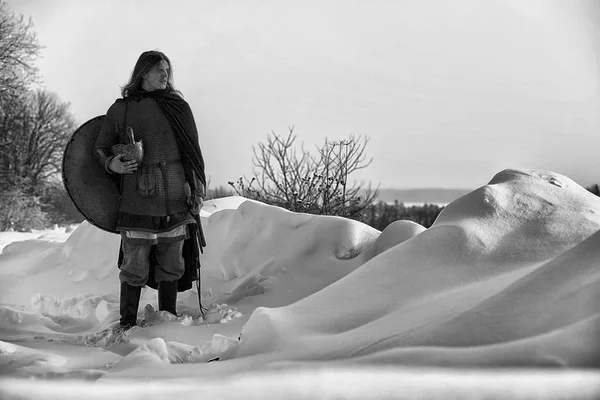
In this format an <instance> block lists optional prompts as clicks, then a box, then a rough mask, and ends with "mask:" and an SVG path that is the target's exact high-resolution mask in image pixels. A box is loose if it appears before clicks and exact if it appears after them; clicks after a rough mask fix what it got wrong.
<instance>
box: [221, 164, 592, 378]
mask: <svg viewBox="0 0 600 400" xmlns="http://www.w3.org/2000/svg"><path fill="white" fill-rule="evenodd" d="M599 213H600V198H598V197H596V196H594V195H592V194H591V193H589V192H587V191H586V190H585V189H583V188H582V187H580V186H578V185H576V184H575V183H574V182H572V181H571V180H570V179H568V178H566V177H563V176H560V175H558V174H554V173H551V172H546V171H530V170H506V171H503V172H501V173H499V174H497V175H496V176H495V177H494V178H493V179H492V180H491V181H490V183H489V184H488V185H486V186H484V187H482V188H480V189H477V190H475V191H474V192H472V193H470V194H468V195H466V196H464V197H462V198H460V199H458V200H456V201H455V202H453V203H451V204H450V205H449V206H448V207H446V208H445V209H444V210H443V211H442V213H441V214H440V216H439V218H438V220H437V221H436V222H435V223H434V225H433V226H432V227H431V228H430V229H428V230H427V231H424V232H422V233H420V234H418V235H417V236H415V237H413V238H412V239H410V240H408V241H405V242H403V243H401V244H399V245H396V246H394V247H393V248H391V249H389V250H387V251H386V252H384V253H382V254H380V255H379V256H377V257H375V258H373V259H371V260H370V261H368V262H366V263H365V264H364V265H362V266H361V267H359V268H358V269H357V270H356V271H354V272H353V273H351V274H349V275H348V276H346V277H345V278H342V279H340V280H339V281H337V282H335V283H333V284H331V285H330V286H328V287H326V288H324V289H323V290H321V291H319V292H318V293H315V294H313V295H312V296H308V297H306V298H304V299H302V300H300V301H298V302H296V303H294V304H291V305H289V306H286V307H281V308H258V309H257V310H256V311H255V312H254V313H253V314H252V316H251V317H250V319H249V321H248V323H247V324H246V326H245V327H244V330H243V332H242V338H243V339H242V341H241V343H240V346H239V347H238V348H237V349H236V351H235V352H234V354H233V355H232V356H233V357H236V356H247V355H252V354H259V353H281V354H285V357H286V358H288V359H290V358H291V359H299V360H304V359H313V360H314V359H319V360H324V359H349V358H352V357H357V356H358V357H361V356H365V355H368V354H370V353H375V352H380V351H383V350H386V349H398V348H405V347H410V348H413V349H417V350H413V353H412V355H413V356H412V357H406V358H402V357H398V358H396V361H398V362H407V363H419V362H421V361H422V360H421V359H419V357H415V356H414V354H415V353H414V351H417V352H418V351H419V350H418V349H419V348H421V347H422V346H428V347H444V348H446V347H452V348H456V347H458V346H464V347H469V346H480V345H492V344H494V345H498V344H503V343H505V344H507V345H508V344H509V343H512V342H514V341H517V340H531V344H530V345H532V344H535V343H537V344H539V345H540V346H541V343H547V341H548V339H547V336H544V335H552V334H553V332H555V331H556V332H558V331H557V330H561V329H567V330H569V329H570V328H569V327H570V326H572V327H573V330H572V333H573V334H574V337H573V338H572V339H571V340H570V341H569V342H570V343H571V345H570V346H565V343H564V341H562V340H556V341H555V342H550V343H551V344H552V346H550V345H547V346H546V348H545V350H544V354H545V355H544V357H547V359H548V360H550V359H551V360H553V361H552V362H551V363H555V362H558V363H559V364H561V365H562V364H565V365H569V366H580V365H584V366H588V365H589V364H590V363H594V362H595V363H599V362H600V360H599V359H598V357H597V354H600V353H596V355H595V356H592V357H591V359H590V357H589V356H586V355H585V354H584V353H585V352H584V351H583V350H582V349H583V348H585V349H592V350H594V349H596V348H597V346H594V345H593V344H592V343H591V337H593V335H591V334H592V333H594V334H595V335H596V337H597V336H598V334H600V332H599V331H598V327H597V324H596V323H595V318H596V316H597V315H599V313H600V308H599V306H598V304H600V301H598V300H599V299H600V298H599V297H598V296H599V293H600V290H599V283H600V281H599V280H598V273H597V271H598V266H599V265H598V262H597V261H596V260H598V257H597V254H596V253H597V250H595V249H597V248H600V243H599V241H600V235H599V236H595V235H594V236H592V237H590V236H591V235H593V234H594V233H595V232H596V231H598V229H600V215H599ZM540 235H542V236H541V237H542V238H543V239H542V240H540ZM588 237H589V239H588V240H587V241H585V242H583V243H581V244H580V242H582V241H583V240H585V239H586V238H588ZM569 249H573V250H572V252H568V251H567V250H569ZM565 251H567V252H565ZM561 253H564V254H563V256H561V257H557V256H559V255H560V254H561ZM570 257H572V258H573V259H572V260H571V259H570ZM365 299H368V301H365ZM348 305H351V306H350V307H349V306H348ZM307 315H310V318H308V319H307V318H306V316H307ZM332 315H335V318H332V317H331V316H332ZM590 318H591V319H590ZM585 321H588V322H585ZM577 324H583V325H577ZM575 333H576V334H575ZM542 336H544V338H543V339H542ZM537 337H539V338H537ZM556 337H557V338H563V337H564V335H558V336H556ZM536 338H537V339H536ZM577 343H583V344H584V345H583V346H582V347H581V348H578V346H577V345H576V344H577ZM561 349H562V350H561ZM564 349H567V350H566V354H563V353H564V352H565V350H564ZM395 351H396V352H398V353H401V352H402V351H401V350H395ZM427 357H429V353H428V354H425V353H423V359H425V358H427ZM538 358H539V355H531V359H527V358H526V357H521V358H520V359H519V360H516V361H515V362H517V363H518V364H519V365H528V364H529V363H530V362H531V363H532V364H536V363H538V361H537V360H538ZM496 361H497V362H498V363H500V361H499V360H498V359H496ZM423 362H424V361H423ZM473 362H474V363H476V362H482V361H481V358H479V357H476V358H474V359H473Z"/></svg>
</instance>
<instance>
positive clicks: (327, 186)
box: [229, 127, 378, 218]
mask: <svg viewBox="0 0 600 400" xmlns="http://www.w3.org/2000/svg"><path fill="white" fill-rule="evenodd" d="M295 141H296V135H295V134H294V128H293V127H290V128H289V133H288V135H287V137H285V138H283V137H280V136H279V135H277V134H276V133H274V132H272V134H271V135H269V136H267V142H266V143H259V144H258V148H253V152H254V158H253V164H254V167H255V175H256V176H255V177H254V178H252V180H250V181H248V180H247V179H246V181H244V180H243V178H239V180H238V181H237V182H229V184H230V185H231V186H232V187H233V188H234V190H235V191H236V192H237V193H238V194H240V195H243V196H246V197H250V198H254V199H258V200H261V201H264V202H266V203H268V204H274V205H277V206H280V207H283V208H286V209H288V210H291V211H297V212H307V213H311V214H322V215H340V216H344V217H349V218H351V217H356V216H358V215H360V213H361V211H362V210H364V209H365V208H366V207H367V206H369V205H370V204H371V203H372V202H373V201H374V200H375V198H376V197H377V194H378V190H377V189H372V188H371V185H370V184H369V185H368V186H366V187H365V184H364V182H360V183H358V184H357V183H356V182H355V183H354V184H353V185H349V184H348V179H349V177H350V175H351V174H352V173H354V172H355V171H358V170H360V169H363V168H366V167H368V166H369V165H370V164H371V162H372V159H369V160H367V158H366V155H365V148H366V145H367V143H368V141H369V139H368V138H367V137H360V136H359V137H355V136H354V135H352V136H350V138H349V139H346V140H341V141H328V140H327V139H325V143H324V144H323V146H321V147H318V148H317V153H318V154H317V155H316V156H315V155H312V154H311V153H310V152H309V151H307V150H306V149H305V148H304V146H303V145H301V147H300V150H299V151H297V149H296V148H295V147H294V143H295Z"/></svg>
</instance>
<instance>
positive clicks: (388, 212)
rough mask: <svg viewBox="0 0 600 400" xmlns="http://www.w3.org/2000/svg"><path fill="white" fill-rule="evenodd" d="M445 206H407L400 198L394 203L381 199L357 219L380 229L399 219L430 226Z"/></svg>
mask: <svg viewBox="0 0 600 400" xmlns="http://www.w3.org/2000/svg"><path fill="white" fill-rule="evenodd" d="M443 208H444V207H441V206H438V205H435V204H423V205H420V206H410V207H407V206H405V205H404V203H402V202H399V201H398V200H396V201H395V202H394V203H393V204H389V203H386V202H383V201H380V202H379V203H377V204H373V205H371V206H370V207H367V208H366V209H365V210H363V212H362V213H361V215H360V216H359V217H358V218H356V219H357V220H359V221H361V222H363V223H365V224H367V225H369V226H372V227H373V228H375V229H378V230H380V231H383V230H384V229H385V228H386V227H387V226H388V225H389V224H391V223H392V222H394V221H398V220H410V221H414V222H416V223H418V224H421V225H423V226H424V227H426V228H429V227H430V226H431V225H432V224H433V222H434V221H435V219H436V218H437V216H438V214H439V213H440V212H441V211H442V210H443Z"/></svg>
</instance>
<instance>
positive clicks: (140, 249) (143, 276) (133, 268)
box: [119, 237, 185, 286]
mask: <svg viewBox="0 0 600 400" xmlns="http://www.w3.org/2000/svg"><path fill="white" fill-rule="evenodd" d="M122 243H123V263H122V264H121V268H120V269H121V271H120V272H119V280H120V281H121V282H125V283H127V284H129V285H131V286H144V285H145V284H146V281H147V280H148V276H149V274H150V249H151V248H152V246H153V245H152V244H140V243H139V242H133V243H132V240H130V239H128V238H126V237H122ZM154 246H156V249H155V255H156V261H157V265H156V270H155V271H154V273H155V279H156V282H163V281H175V280H177V279H179V278H181V277H182V276H183V273H184V271H185V263H184V260H183V255H182V249H183V239H181V240H177V241H174V242H162V243H158V244H155V245H154Z"/></svg>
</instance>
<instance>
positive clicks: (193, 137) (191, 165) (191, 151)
mask: <svg viewBox="0 0 600 400" xmlns="http://www.w3.org/2000/svg"><path fill="white" fill-rule="evenodd" d="M144 97H150V98H153V99H154V100H155V101H156V103H157V104H158V106H159V108H160V109H161V111H162V112H163V113H164V115H165V117H166V118H167V120H168V121H169V124H170V125H171V129H172V130H173V133H174V134H175V139H176V140H177V143H178V144H179V149H180V151H181V155H182V157H183V159H182V162H183V165H184V169H185V170H186V175H187V177H186V180H187V182H188V183H189V185H190V188H191V189H192V199H194V198H195V197H196V195H197V191H198V188H197V187H196V180H195V179H194V177H195V178H197V179H198V180H199V181H200V182H201V183H202V185H203V186H204V188H206V175H205V173H204V158H203V157H202V152H201V150H200V144H199V142H198V129H197V128H196V122H195V120H194V115H193V114H192V110H191V108H190V106H189V105H188V103H187V102H186V101H185V100H183V99H182V98H181V97H180V96H179V95H178V94H177V93H173V92H172V93H168V92H166V91H164V90H155V91H152V92H147V91H145V90H138V91H136V92H134V93H132V94H131V95H130V96H129V97H128V98H127V99H124V100H121V101H130V100H129V99H131V100H140V99H141V98H144ZM191 171H193V172H194V174H193V175H192V174H191ZM199 211H200V210H199V209H197V207H193V206H192V204H190V212H191V213H192V215H193V216H194V219H195V220H196V224H195V225H194V224H192V225H188V236H189V237H188V239H186V240H185V241H184V243H183V250H182V255H183V260H184V263H185V271H184V273H183V276H182V277H181V278H179V281H178V284H177V290H178V291H179V292H183V291H186V290H189V289H191V288H192V286H193V282H194V281H196V280H198V282H199V277H200V275H199V274H200V252H203V248H204V247H206V239H205V237H204V232H203V230H202V224H201V221H200V215H199ZM154 249H155V246H152V249H151V251H150V275H149V278H148V281H147V282H146V285H147V286H150V287H151V288H153V289H158V283H157V282H156V280H155V276H154V275H155V270H156V264H157V263H156V256H155V252H154ZM122 262H123V250H122V248H121V249H119V260H118V265H119V266H121V264H122ZM200 307H202V305H200Z"/></svg>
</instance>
